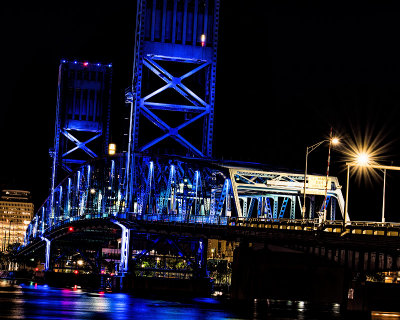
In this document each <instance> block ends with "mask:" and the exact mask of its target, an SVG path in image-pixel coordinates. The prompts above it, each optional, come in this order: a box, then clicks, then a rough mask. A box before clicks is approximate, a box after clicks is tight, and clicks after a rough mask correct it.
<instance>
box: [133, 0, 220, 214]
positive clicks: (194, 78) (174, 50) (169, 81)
mask: <svg viewBox="0 0 400 320" xmlns="http://www.w3.org/2000/svg"><path fill="white" fill-rule="evenodd" d="M218 25H219V0H182V1H178V0H153V1H146V0H138V1H137V16H136V35H135V56H134V70H133V81H132V90H131V91H130V92H128V94H127V100H128V101H129V103H130V106H131V112H130V129H129V145H128V159H127V179H126V193H127V195H128V197H129V196H131V195H132V194H133V193H134V192H133V190H134V188H135V185H136V181H135V177H136V173H135V170H136V169H135V154H137V153H150V152H151V153H153V154H154V153H155V154H157V153H158V154H159V153H169V154H171V153H172V154H180V155H188V156H191V157H197V158H211V155H212V139H213V126H214V102H215V85H216V63H217V44H218ZM165 150H167V152H165ZM128 204H129V206H130V209H133V208H132V199H129V201H128Z"/></svg>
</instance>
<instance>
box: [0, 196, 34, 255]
mask: <svg viewBox="0 0 400 320" xmlns="http://www.w3.org/2000/svg"><path fill="white" fill-rule="evenodd" d="M33 210H34V208H33V203H32V202H31V198H30V192H29V191H23V190H2V191H1V195H0V251H3V252H4V251H7V249H8V247H9V246H10V245H13V244H15V243H22V242H23V240H24V234H25V231H26V228H27V226H28V224H29V222H30V221H31V219H32V217H33Z"/></svg>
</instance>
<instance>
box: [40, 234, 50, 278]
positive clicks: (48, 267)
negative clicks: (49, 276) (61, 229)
mask: <svg viewBox="0 0 400 320" xmlns="http://www.w3.org/2000/svg"><path fill="white" fill-rule="evenodd" d="M41 238H42V240H43V241H45V242H46V255H45V258H46V260H45V264H44V270H45V271H48V270H49V269H50V258H51V255H50V247H51V240H49V239H47V238H45V237H41Z"/></svg>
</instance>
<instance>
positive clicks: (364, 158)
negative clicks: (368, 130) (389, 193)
mask: <svg viewBox="0 0 400 320" xmlns="http://www.w3.org/2000/svg"><path fill="white" fill-rule="evenodd" d="M346 166H347V183H346V205H345V216H344V223H345V224H346V222H347V221H346V218H347V217H348V208H349V207H348V202H349V178H350V167H364V168H370V169H380V170H382V171H383V194H382V219H381V222H382V223H385V221H386V220H385V201H386V200H385V197H386V170H396V171H400V167H396V166H385V165H380V164H371V163H370V156H369V155H368V154H367V153H360V154H359V155H357V158H356V159H355V161H354V162H347V163H346Z"/></svg>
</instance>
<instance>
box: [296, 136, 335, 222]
mask: <svg viewBox="0 0 400 320" xmlns="http://www.w3.org/2000/svg"><path fill="white" fill-rule="evenodd" d="M324 142H329V151H328V168H327V176H326V183H325V200H324V207H326V196H327V191H328V190H327V189H328V176H329V163H330V154H331V147H332V144H333V145H337V144H339V139H338V138H336V137H332V129H331V133H330V137H329V139H324V140H322V141H320V142H317V143H316V144H313V145H312V146H309V147H307V148H306V164H305V170H304V192H303V207H302V210H301V211H302V218H303V219H305V217H306V194H307V165H308V155H309V154H310V153H311V152H313V151H314V150H315V149H317V148H318V147H319V146H320V145H321V144H323V143H324Z"/></svg>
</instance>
